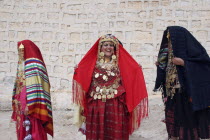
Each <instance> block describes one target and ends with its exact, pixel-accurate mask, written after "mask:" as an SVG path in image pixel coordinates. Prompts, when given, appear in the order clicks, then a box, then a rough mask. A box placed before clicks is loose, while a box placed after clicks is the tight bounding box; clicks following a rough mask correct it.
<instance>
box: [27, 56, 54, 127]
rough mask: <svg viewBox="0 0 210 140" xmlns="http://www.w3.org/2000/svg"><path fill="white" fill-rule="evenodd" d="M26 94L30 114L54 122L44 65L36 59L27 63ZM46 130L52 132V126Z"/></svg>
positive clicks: (31, 59) (49, 125)
mask: <svg viewBox="0 0 210 140" xmlns="http://www.w3.org/2000/svg"><path fill="white" fill-rule="evenodd" d="M25 75H26V92H27V105H28V108H29V114H34V116H39V118H40V119H41V120H52V107H51V101H50V100H51V99H50V85H49V79H48V76H47V71H46V68H45V67H44V63H43V62H42V61H41V60H39V59H36V58H29V59H27V60H26V61H25ZM46 128H47V129H48V131H52V124H50V123H47V125H46Z"/></svg>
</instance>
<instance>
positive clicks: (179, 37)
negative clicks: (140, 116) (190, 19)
mask: <svg viewBox="0 0 210 140" xmlns="http://www.w3.org/2000/svg"><path fill="white" fill-rule="evenodd" d="M169 33H170V34H169ZM168 35H170V38H169V36H168ZM192 42H193V43H192ZM165 44H167V47H168V56H167V57H168V59H167V60H168V62H167V66H166V69H161V68H160V66H159V65H158V66H157V78H156V85H155V89H158V88H159V87H162V89H163V96H164V98H167V99H166V100H164V101H165V122H166V128H167V132H168V136H169V138H172V137H177V138H178V139H179V140H199V139H200V138H202V139H208V138H210V119H209V118H210V109H209V108H208V107H205V108H203V109H201V108H200V107H204V104H205V105H207V104H208V103H209V101H210V100H209V98H208V97H209V84H208V83H209V79H210V78H208V77H209V64H210V63H209V62H210V59H209V56H207V55H206V52H205V49H204V48H203V47H202V46H201V45H200V44H199V43H198V41H197V40H196V39H195V38H194V37H193V36H192V35H191V34H190V33H189V32H188V31H187V30H186V29H184V28H182V27H178V26H172V27H168V28H167V30H165V31H164V34H163V39H162V43H161V47H160V52H161V49H163V48H165V47H164V45H165ZM160 52H159V54H160ZM174 57H178V58H181V59H183V60H184V66H180V65H174V64H173V62H172V59H173V58H174ZM195 71H196V72H195ZM202 72H203V73H202ZM198 75H199V76H198ZM195 77H196V78H195ZM204 81H205V82H204ZM203 82H204V83H205V84H204V83H203ZM195 83H197V84H195ZM202 84H204V86H201V85H202ZM198 86H199V88H197V87H198ZM204 94H205V96H204ZM192 95H194V97H195V98H193V96H192ZM197 101H198V102H199V104H197V103H198V102H197ZM196 104H197V105H198V106H197V105H196ZM195 107H199V108H200V109H201V110H199V111H198V110H196V109H195ZM197 109H198V108H197Z"/></svg>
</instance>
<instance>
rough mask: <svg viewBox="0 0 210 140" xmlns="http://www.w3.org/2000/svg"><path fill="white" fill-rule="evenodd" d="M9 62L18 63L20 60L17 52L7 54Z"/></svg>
mask: <svg viewBox="0 0 210 140" xmlns="http://www.w3.org/2000/svg"><path fill="white" fill-rule="evenodd" d="M7 60H9V61H15V62H16V61H17V60H18V56H17V54H16V53H15V52H12V51H9V52H7Z"/></svg>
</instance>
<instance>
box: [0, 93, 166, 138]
mask: <svg viewBox="0 0 210 140" xmlns="http://www.w3.org/2000/svg"><path fill="white" fill-rule="evenodd" d="M163 108H164V106H163V104H162V100H161V96H160V95H152V96H150V97H149V117H148V118H146V119H145V120H144V121H143V122H142V124H141V127H140V128H139V129H138V130H137V131H136V132H134V133H133V134H132V135H131V136H130V140H167V133H166V129H165V124H164V123H162V122H161V119H162V118H164V112H163ZM11 114H12V112H11V111H0V140H16V133H15V124H14V123H11V122H10V117H11ZM72 114H73V112H72V111H71V110H70V111H54V112H53V119H54V131H55V134H54V138H53V140H85V136H84V135H82V134H81V133H80V132H78V129H77V128H76V127H75V126H74V125H73V124H72V121H73V118H72V117H73V116H72ZM48 137H49V140H52V138H51V137H50V136H48Z"/></svg>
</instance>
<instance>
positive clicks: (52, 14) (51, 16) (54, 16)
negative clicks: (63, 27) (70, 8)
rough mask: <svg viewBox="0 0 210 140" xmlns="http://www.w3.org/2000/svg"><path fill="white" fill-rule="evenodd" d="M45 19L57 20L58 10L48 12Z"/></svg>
mask: <svg viewBox="0 0 210 140" xmlns="http://www.w3.org/2000/svg"><path fill="white" fill-rule="evenodd" d="M47 19H50V20H58V19H59V12H48V13H47Z"/></svg>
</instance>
